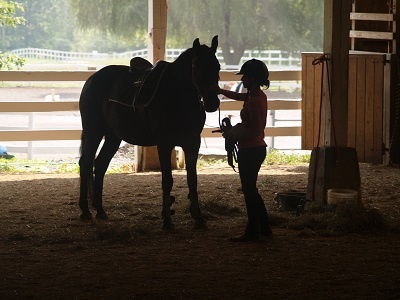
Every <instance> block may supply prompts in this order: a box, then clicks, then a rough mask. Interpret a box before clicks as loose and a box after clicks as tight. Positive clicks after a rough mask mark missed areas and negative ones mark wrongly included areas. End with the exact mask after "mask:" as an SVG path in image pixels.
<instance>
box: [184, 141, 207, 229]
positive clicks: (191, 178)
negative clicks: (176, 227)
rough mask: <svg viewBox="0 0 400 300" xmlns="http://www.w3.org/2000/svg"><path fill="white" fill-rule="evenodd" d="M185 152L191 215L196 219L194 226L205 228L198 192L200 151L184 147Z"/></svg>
mask: <svg viewBox="0 0 400 300" xmlns="http://www.w3.org/2000/svg"><path fill="white" fill-rule="evenodd" d="M183 151H184V152H185V161H186V176H187V184H188V187H189V200H190V215H191V216H192V218H193V219H194V222H195V223H194V226H195V228H197V229H203V228H205V227H206V221H205V220H204V218H203V216H202V214H201V211H200V206H199V196H198V192H197V170H196V164H197V157H198V151H194V150H193V149H188V148H186V150H185V148H183Z"/></svg>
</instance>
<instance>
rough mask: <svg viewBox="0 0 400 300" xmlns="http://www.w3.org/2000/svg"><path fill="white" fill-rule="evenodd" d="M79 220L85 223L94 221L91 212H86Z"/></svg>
mask: <svg viewBox="0 0 400 300" xmlns="http://www.w3.org/2000/svg"><path fill="white" fill-rule="evenodd" d="M79 219H80V220H81V221H83V222H85V221H92V220H93V219H92V214H91V213H90V212H84V213H82V214H81V215H80V217H79Z"/></svg>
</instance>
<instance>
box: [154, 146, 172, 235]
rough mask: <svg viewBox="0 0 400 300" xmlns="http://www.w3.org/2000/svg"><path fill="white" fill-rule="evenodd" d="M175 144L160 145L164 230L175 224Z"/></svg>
mask: <svg viewBox="0 0 400 300" xmlns="http://www.w3.org/2000/svg"><path fill="white" fill-rule="evenodd" d="M172 149H173V146H165V145H163V146H160V145H159V146H158V147H157V150H158V157H159V160H160V166H161V175H162V183H161V185H162V191H163V202H162V203H163V206H162V217H163V218H162V225H161V228H162V229H164V230H168V229H172V228H173V227H174V224H173V223H172V218H171V190H172V186H173V184H174V179H173V177H172V167H171V152H172Z"/></svg>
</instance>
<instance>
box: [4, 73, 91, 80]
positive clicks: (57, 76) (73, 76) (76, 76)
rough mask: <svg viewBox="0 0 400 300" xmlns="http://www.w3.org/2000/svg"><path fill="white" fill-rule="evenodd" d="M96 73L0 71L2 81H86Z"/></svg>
mask: <svg viewBox="0 0 400 300" xmlns="http://www.w3.org/2000/svg"><path fill="white" fill-rule="evenodd" d="M95 72H96V71H33V72H30V71H0V81H86V80H87V79H88V78H89V77H90V76H91V75H92V74H93V73H95Z"/></svg>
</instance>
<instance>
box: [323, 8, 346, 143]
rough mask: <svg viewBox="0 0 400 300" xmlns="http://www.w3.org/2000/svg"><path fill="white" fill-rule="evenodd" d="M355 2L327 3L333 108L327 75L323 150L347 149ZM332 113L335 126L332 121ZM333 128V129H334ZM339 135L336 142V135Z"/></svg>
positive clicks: (326, 39)
mask: <svg viewBox="0 0 400 300" xmlns="http://www.w3.org/2000/svg"><path fill="white" fill-rule="evenodd" d="M351 5H352V0H325V5H324V10H325V11H324V53H325V54H327V55H328V59H329V61H328V65H329V72H330V74H329V78H330V85H331V86H330V90H331V97H332V108H331V107H330V104H329V101H330V99H329V86H328V76H327V74H326V73H325V74H324V91H323V108H322V126H323V130H322V132H323V136H322V137H321V138H322V141H323V145H324V146H342V147H345V146H347V125H348V124H347V123H348V120H347V98H348V78H349V50H350V39H349V30H350V25H351V22H350V12H351ZM331 109H333V123H332V120H331ZM333 126H334V127H333ZM333 129H334V130H335V133H336V142H337V145H335V137H334V135H333Z"/></svg>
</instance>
